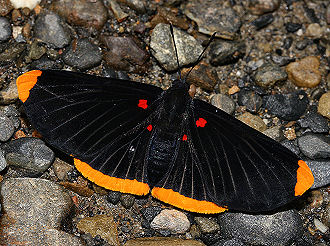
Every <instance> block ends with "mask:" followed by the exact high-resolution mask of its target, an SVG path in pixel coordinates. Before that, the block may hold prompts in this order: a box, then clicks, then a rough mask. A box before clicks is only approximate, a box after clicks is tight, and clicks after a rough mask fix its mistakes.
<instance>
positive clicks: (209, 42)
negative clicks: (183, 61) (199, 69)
mask: <svg viewBox="0 0 330 246" xmlns="http://www.w3.org/2000/svg"><path fill="white" fill-rule="evenodd" d="M216 34H217V33H216V32H215V33H213V34H212V36H211V38H210V39H209V41H208V42H207V45H206V46H205V48H204V50H203V52H202V53H201V54H200V55H199V57H198V59H197V61H196V62H195V65H194V66H192V67H191V68H190V70H189V71H188V73H187V74H186V76H185V77H184V80H186V78H187V77H188V75H189V74H190V72H191V71H192V70H193V69H194V68H195V67H196V65H197V64H198V63H199V62H200V61H201V60H202V57H203V55H204V53H205V51H206V49H207V48H208V47H209V46H210V44H211V42H212V41H213V39H214V38H215V35H216Z"/></svg>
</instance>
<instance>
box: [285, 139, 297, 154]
mask: <svg viewBox="0 0 330 246" xmlns="http://www.w3.org/2000/svg"><path fill="white" fill-rule="evenodd" d="M281 144H282V145H283V146H285V147H286V148H288V149H289V150H291V151H292V152H293V153H295V154H296V155H299V154H300V149H299V147H298V144H297V141H296V140H294V141H291V140H288V139H286V140H284V141H282V142H281Z"/></svg>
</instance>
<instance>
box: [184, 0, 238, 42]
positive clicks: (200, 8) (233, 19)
mask: <svg viewBox="0 0 330 246" xmlns="http://www.w3.org/2000/svg"><path fill="white" fill-rule="evenodd" d="M219 3H220V2H219V1H200V0H193V1H189V2H188V3H187V5H186V6H185V9H184V13H185V14H186V15H187V16H188V17H189V18H190V19H192V20H193V21H195V22H196V23H197V25H198V31H200V32H201V33H205V34H208V35H212V34H213V33H214V32H216V36H217V37H220V38H224V39H230V40H232V39H234V38H235V37H236V33H237V32H238V30H239V29H240V27H241V24H242V23H241V20H240V18H239V16H238V15H237V13H236V12H235V11H234V10H233V9H232V8H221V6H219Z"/></svg>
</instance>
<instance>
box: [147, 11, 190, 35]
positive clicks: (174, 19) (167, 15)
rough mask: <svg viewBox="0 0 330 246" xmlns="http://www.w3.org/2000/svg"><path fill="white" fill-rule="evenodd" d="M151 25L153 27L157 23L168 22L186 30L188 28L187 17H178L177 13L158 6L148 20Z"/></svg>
mask: <svg viewBox="0 0 330 246" xmlns="http://www.w3.org/2000/svg"><path fill="white" fill-rule="evenodd" d="M150 23H151V27H152V28H154V27H155V26H157V24H159V23H165V24H170V23H172V24H173V26H176V27H179V28H181V29H183V30H187V29H188V28H189V22H188V20H187V18H184V17H179V16H178V14H177V13H174V12H172V11H170V10H167V9H166V8H158V9H157V14H156V15H155V16H154V17H153V18H152V20H151V21H150Z"/></svg>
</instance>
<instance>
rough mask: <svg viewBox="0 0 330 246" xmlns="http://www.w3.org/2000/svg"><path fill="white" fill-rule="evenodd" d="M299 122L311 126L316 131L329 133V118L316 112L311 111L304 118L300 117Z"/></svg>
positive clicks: (304, 125)
mask: <svg viewBox="0 0 330 246" xmlns="http://www.w3.org/2000/svg"><path fill="white" fill-rule="evenodd" d="M297 122H298V124H299V125H300V126H301V127H303V128H309V129H311V130H312V132H315V133H328V132H329V125H328V120H327V119H326V118H324V117H323V116H321V115H320V114H318V113H316V112H309V113H308V114H306V116H305V117H304V118H302V119H299V120H298V121H297Z"/></svg>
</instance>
